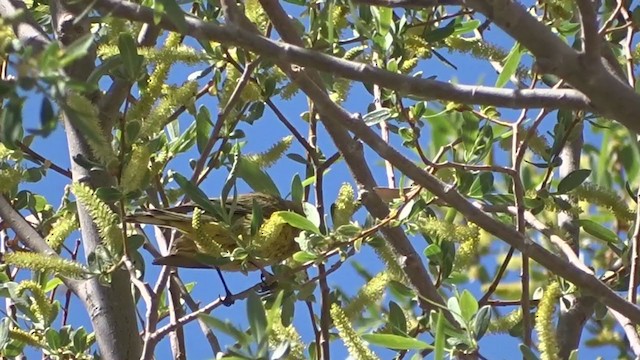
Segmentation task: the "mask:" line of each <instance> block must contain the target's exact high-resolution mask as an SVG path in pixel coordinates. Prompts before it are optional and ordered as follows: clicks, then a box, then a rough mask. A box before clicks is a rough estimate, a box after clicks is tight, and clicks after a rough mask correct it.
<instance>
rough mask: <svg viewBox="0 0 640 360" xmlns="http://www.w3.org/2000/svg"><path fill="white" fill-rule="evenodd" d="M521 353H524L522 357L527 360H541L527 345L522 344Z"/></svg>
mask: <svg viewBox="0 0 640 360" xmlns="http://www.w3.org/2000/svg"><path fill="white" fill-rule="evenodd" d="M519 347H520V352H522V357H523V358H524V359H525V360H539V359H538V357H537V356H536V354H535V353H534V352H533V350H531V349H530V348H529V347H528V346H527V345H525V344H520V345H519Z"/></svg>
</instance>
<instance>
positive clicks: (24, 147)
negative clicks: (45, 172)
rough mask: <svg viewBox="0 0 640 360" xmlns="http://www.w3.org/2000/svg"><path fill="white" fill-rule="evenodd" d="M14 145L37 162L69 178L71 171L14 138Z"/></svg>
mask: <svg viewBox="0 0 640 360" xmlns="http://www.w3.org/2000/svg"><path fill="white" fill-rule="evenodd" d="M16 145H18V148H20V150H22V151H23V152H24V153H26V154H27V155H29V156H30V157H32V158H33V159H34V160H35V161H36V162H37V163H40V164H42V165H44V166H45V167H47V168H50V169H51V170H53V171H55V172H57V173H58V174H60V175H62V176H65V177H67V178H69V179H71V171H69V170H67V169H63V168H62V167H60V166H58V165H56V164H55V163H54V162H52V161H51V160H49V159H47V158H45V157H44V156H42V155H40V154H38V153H37V152H35V151H33V150H32V149H31V148H30V147H28V146H27V145H25V144H24V143H23V142H21V141H19V140H16Z"/></svg>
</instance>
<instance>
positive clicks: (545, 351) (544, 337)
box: [536, 282, 562, 360]
mask: <svg viewBox="0 0 640 360" xmlns="http://www.w3.org/2000/svg"><path fill="white" fill-rule="evenodd" d="M560 295H562V293H561V290H560V284H559V283H558V282H553V283H551V284H549V286H547V288H546V289H545V291H544V294H543V295H542V299H541V300H540V303H539V304H538V311H537V312H536V332H537V333H538V339H540V345H539V348H540V358H541V360H554V359H558V352H559V349H560V347H559V346H558V340H557V339H556V333H555V330H554V329H555V327H554V325H553V313H554V311H555V308H556V303H557V302H558V299H559V298H560Z"/></svg>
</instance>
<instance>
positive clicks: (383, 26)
mask: <svg viewBox="0 0 640 360" xmlns="http://www.w3.org/2000/svg"><path fill="white" fill-rule="evenodd" d="M371 14H372V15H373V19H374V20H375V22H376V27H377V31H378V33H379V34H380V35H382V36H384V35H387V33H388V32H389V30H390V29H391V24H392V22H393V9H391V8H388V7H382V6H372V7H371Z"/></svg>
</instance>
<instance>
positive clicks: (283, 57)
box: [96, 0, 640, 129]
mask: <svg viewBox="0 0 640 360" xmlns="http://www.w3.org/2000/svg"><path fill="white" fill-rule="evenodd" d="M96 7H97V8H98V9H99V10H100V11H102V12H103V13H105V14H111V15H115V16H118V17H122V18H125V19H129V20H133V21H140V22H144V23H149V24H150V23H154V12H153V10H152V9H150V8H148V7H144V6H139V5H137V4H134V3H132V2H117V1H115V0H98V1H97V2H96ZM185 21H186V26H185V29H184V31H181V33H183V34H185V35H189V36H192V37H194V38H196V39H200V40H214V41H218V42H221V43H225V44H233V45H237V46H241V47H243V48H245V49H248V50H251V51H254V52H256V53H258V54H260V55H262V56H265V57H268V58H271V59H277V60H280V61H286V62H289V63H293V64H297V65H300V66H305V67H311V68H314V69H317V70H321V71H325V72H330V73H332V74H335V75H338V76H342V77H345V78H348V79H351V80H356V81H361V82H364V83H375V84H378V85H380V86H382V87H384V88H387V89H392V90H396V91H399V92H402V93H405V94H412V95H414V96H417V97H422V98H425V99H439V100H446V101H455V102H460V103H467V104H482V105H493V106H498V107H508V108H522V107H529V108H539V107H545V108H570V109H582V110H590V109H591V106H590V104H589V101H588V99H587V98H586V97H585V96H584V95H582V94H580V93H579V92H578V91H575V90H571V89H534V90H528V89H527V90H511V89H499V88H493V87H485V86H468V85H454V84H449V83H446V82H441V81H436V80H426V79H419V78H414V77H410V76H406V75H400V74H396V73H392V72H389V71H386V70H382V69H379V68H376V67H373V66H370V65H366V64H361V63H357V62H353V61H347V60H343V59H339V58H335V57H332V56H329V55H325V54H322V53H319V52H317V51H313V50H307V49H304V48H300V47H298V46H294V45H291V44H283V43H279V42H276V41H273V40H270V39H267V38H265V37H262V36H260V35H257V34H255V33H253V32H250V31H246V30H243V29H239V28H237V27H235V26H231V27H229V26H218V25H214V24H212V23H207V22H204V21H201V20H198V19H196V18H192V17H187V18H186V19H185ZM158 25H159V26H161V27H162V28H165V29H168V30H171V31H178V29H177V28H176V26H175V25H174V24H173V23H172V22H171V21H170V20H169V19H168V17H166V16H163V17H161V18H160V22H159V24H158ZM639 129H640V126H639Z"/></svg>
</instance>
